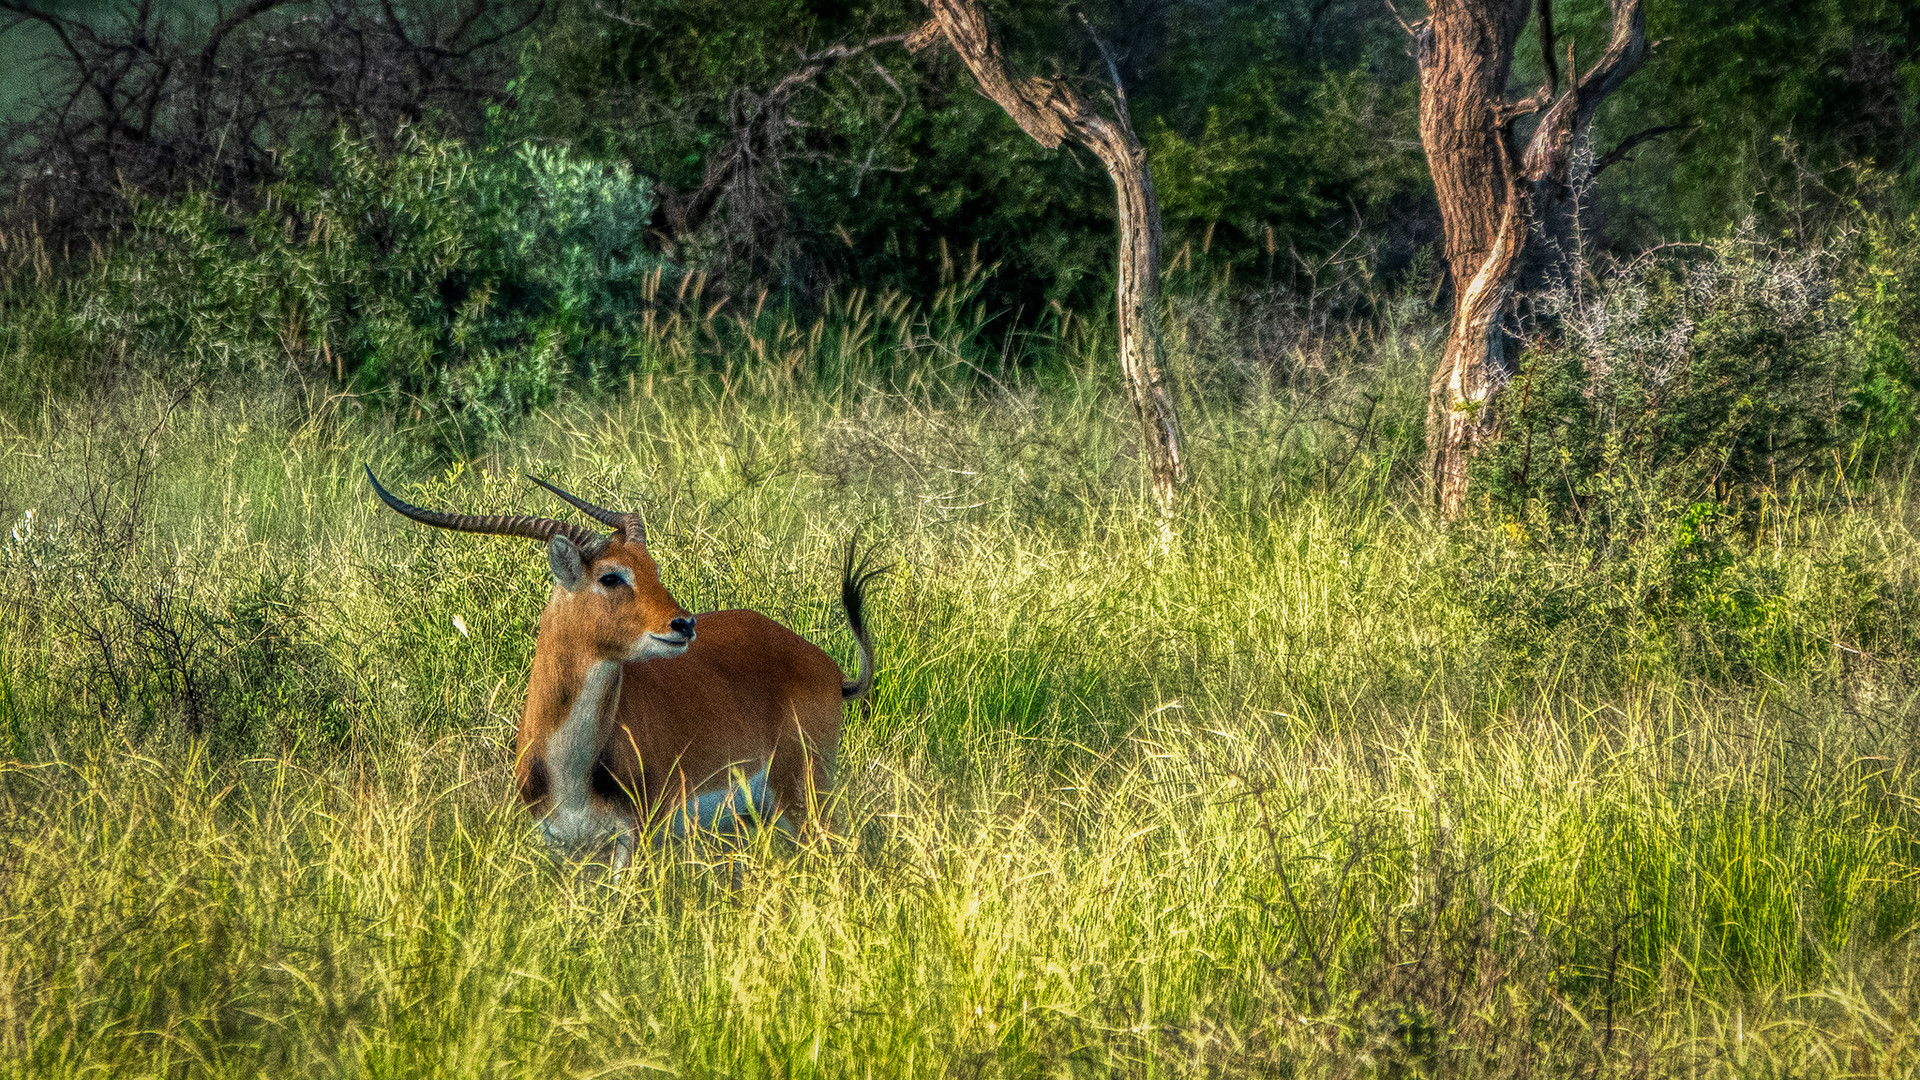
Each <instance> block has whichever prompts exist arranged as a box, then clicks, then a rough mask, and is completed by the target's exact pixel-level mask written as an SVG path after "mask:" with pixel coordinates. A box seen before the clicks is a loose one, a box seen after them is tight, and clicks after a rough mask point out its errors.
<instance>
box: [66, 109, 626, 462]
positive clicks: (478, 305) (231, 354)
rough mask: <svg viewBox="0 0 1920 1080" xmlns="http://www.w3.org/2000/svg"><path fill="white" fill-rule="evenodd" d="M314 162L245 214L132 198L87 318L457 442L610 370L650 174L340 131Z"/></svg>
mask: <svg viewBox="0 0 1920 1080" xmlns="http://www.w3.org/2000/svg"><path fill="white" fill-rule="evenodd" d="M321 164H322V166H323V167H322V168H320V169H316V170H310V171H311V172H312V173H313V175H311V176H309V177H307V178H305V179H303V180H295V181H290V182H287V183H284V184H279V185H275V186H273V187H271V188H269V189H268V191H267V194H266V198H265V200H264V203H263V205H262V206H261V207H260V208H259V209H258V210H254V211H240V210H237V209H235V208H234V207H232V206H228V205H222V204H218V203H216V202H214V201H213V200H212V199H211V198H209V197H206V196H194V197H188V198H185V199H181V200H178V201H174V202H149V203H147V204H144V205H142V206H141V207H140V208H139V212H138V215H137V225H136V227H135V229H134V230H133V232H132V234H131V235H130V236H129V237H128V239H127V241H126V243H125V244H124V245H123V247H122V248H121V249H120V250H119V251H118V252H116V253H115V254H114V255H112V256H111V257H109V258H107V259H106V260H104V261H103V263H102V265H101V267H100V268H99V269H98V270H97V272H96V274H95V280H93V281H91V282H89V283H88V285H89V287H88V289H87V291H86V299H85V300H84V301H83V305H82V308H81V311H80V313H79V314H80V319H81V321H82V322H83V323H84V324H85V325H87V326H89V327H92V328H95V329H96V331H102V330H103V331H107V332H110V333H117V334H119V335H122V336H123V339H124V340H125V341H126V342H128V343H129V344H130V345H131V346H132V348H133V350H134V351H135V352H137V353H138V354H139V355H141V356H144V357H147V358H166V359H165V362H166V363H169V364H182V365H185V366H186V367H187V368H188V369H189V370H190V372H191V373H192V374H193V375H196V376H200V377H205V376H210V375H231V374H234V373H238V372H246V371H257V372H271V371H275V370H277V369H282V368H285V369H291V370H292V371H294V372H295V373H297V374H299V375H300V376H302V377H304V378H320V379H334V380H337V381H339V382H340V383H343V384H345V385H346V386H348V387H350V388H351V389H352V390H353V391H355V392H356V393H358V394H361V395H363V396H365V397H368V398H370V399H373V400H376V401H385V402H390V403H391V402H399V403H404V404H407V405H409V406H410V407H411V408H412V409H413V410H414V411H415V412H417V413H422V414H438V415H440V416H441V417H443V418H448V419H451V420H452V423H451V424H449V425H446V426H445V430H446V432H447V434H448V437H449V438H450V439H451V440H452V441H454V442H457V443H460V444H462V445H464V444H466V443H467V442H469V441H470V440H472V439H474V438H476V437H485V436H488V435H493V434H497V433H498V432H499V430H500V428H501V426H502V424H503V423H504V422H505V421H507V420H508V419H510V418H512V417H513V416H516V415H519V414H521V413H524V412H525V411H526V410H528V409H530V408H534V407H537V406H540V405H543V404H545V403H547V402H550V401H552V400H553V399H554V395H555V393H556V392H557V390H558V387H559V385H560V384H561V383H562V382H564V381H566V380H567V379H569V378H579V377H585V378H591V377H593V376H595V375H598V374H602V373H605V372H606V371H608V370H610V369H612V368H614V367H617V366H618V364H619V363H620V361H621V359H622V356H623V353H622V349H621V344H620V342H621V333H620V331H621V328H622V327H623V326H624V325H626V324H628V323H630V322H631V319H632V316H633V314H634V311H635V309H636V307H637V298H638V295H639V291H640V289H641V287H642V278H643V277H645V276H646V275H647V274H648V273H649V272H652V271H655V270H657V269H658V268H659V264H658V263H657V262H655V261H653V260H650V259H649V258H648V257H647V256H646V255H645V254H644V253H643V251H642V248H641V235H642V232H643V231H644V229H645V227H646V225H647V222H648V220H649V218H650V216H651V214H652V210H653V202H652V193H651V186H650V184H649V183H648V181H647V180H645V179H644V178H639V177H635V176H633V175H632V173H631V172H630V171H629V170H628V169H627V168H626V166H624V165H600V164H597V163H594V162H590V161H584V160H580V159H577V158H574V157H572V156H570V155H569V154H568V153H567V151H565V150H564V149H558V148H537V147H533V146H521V147H518V148H513V149H504V148H489V149H481V150H470V149H467V148H465V147H463V146H461V145H460V144H458V143H456V142H453V141H448V140H441V139H435V138H432V137H430V136H427V135H424V134H421V133H418V132H414V133H411V134H409V135H408V136H407V137H406V138H405V139H404V140H403V146H402V149H401V150H400V151H399V152H398V153H396V154H394V155H391V156H387V155H382V154H380V153H378V152H376V151H375V150H374V149H373V147H372V146H371V145H370V144H368V143H366V142H362V141H357V140H354V139H350V138H347V137H345V136H342V137H341V138H339V139H338V140H336V142H335V143H334V146H333V150H332V153H331V156H330V158H329V159H328V160H327V161H326V162H324V163H321ZM322 174H324V175H322ZM654 281H655V283H656V284H657V282H658V278H657V277H656V278H654Z"/></svg>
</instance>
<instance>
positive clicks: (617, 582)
mask: <svg viewBox="0 0 1920 1080" xmlns="http://www.w3.org/2000/svg"><path fill="white" fill-rule="evenodd" d="M626 583H627V579H626V578H623V577H621V576H620V575H619V574H601V575H600V584H602V585H605V586H606V587H607V588H609V589H613V588H618V587H619V586H621V585H625V584H626Z"/></svg>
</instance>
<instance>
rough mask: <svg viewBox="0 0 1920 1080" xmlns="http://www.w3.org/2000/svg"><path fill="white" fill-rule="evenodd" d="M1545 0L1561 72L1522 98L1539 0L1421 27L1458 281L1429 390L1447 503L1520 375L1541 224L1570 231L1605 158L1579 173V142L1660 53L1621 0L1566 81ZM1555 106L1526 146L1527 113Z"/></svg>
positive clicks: (1434, 482) (1436, 181)
mask: <svg viewBox="0 0 1920 1080" xmlns="http://www.w3.org/2000/svg"><path fill="white" fill-rule="evenodd" d="M1538 3H1539V19H1540V27H1539V32H1540V43H1541V48H1542V49H1543V50H1546V54H1547V62H1546V75H1547V82H1546V83H1545V85H1543V86H1541V87H1540V88H1539V90H1537V91H1536V92H1535V93H1533V94H1532V95H1530V96H1529V97H1527V98H1526V99H1524V100H1522V101H1518V102H1513V103H1508V102H1507V101H1506V100H1505V91H1506V83H1507V77H1508V74H1509V73H1510V71H1511V69H1512V66H1513V49H1514V43H1515V41H1516V40H1517V39H1518V38H1519V35H1520V30H1521V28H1522V27H1523V26H1524V25H1525V24H1526V21H1527V14H1528V0H1432V3H1431V5H1430V8H1429V13H1428V17H1427V18H1425V19H1423V20H1421V21H1419V22H1417V23H1415V24H1413V25H1412V26H1410V27H1408V29H1409V31H1411V33H1412V35H1413V45H1414V58H1415V60H1416V61H1417V63H1418V64H1419V67H1420V141H1421V144H1422V145H1423V146H1424V147H1425V149H1426V153H1427V164H1428V167H1429V169H1430V170H1431V171H1432V173H1433V186H1434V191H1435V193H1436V194H1437V195H1438V196H1439V201H1440V217H1441V222H1442V224H1443V225H1444V227H1445V230H1446V259H1447V273H1448V276H1449V277H1450V278H1451V279H1452V281H1453V286H1454V288H1453V310H1452V314H1451V318H1450V319H1449V321H1448V327H1447V347H1446V351H1445V353H1443V354H1442V357H1441V360H1440V365H1439V367H1438V368H1437V369H1436V370H1435V371H1434V375H1433V381H1432V384H1431V386H1430V388H1429V394H1428V399H1427V460H1426V470H1425V471H1426V475H1427V479H1428V482H1429V491H1430V494H1431V497H1432V500H1433V504H1434V506H1435V507H1436V508H1437V509H1438V510H1439V511H1440V512H1441V514H1442V515H1444V516H1446V517H1449V518H1451V517H1456V516H1458V515H1459V513H1460V511H1461V509H1462V508H1463V507H1464V506H1465V504H1466V495H1467V475H1468V473H1467V468H1468V464H1469V462H1470V461H1471V460H1472V457H1473V454H1474V453H1475V451H1476V450H1478V448H1479V447H1480V446H1481V445H1482V444H1483V443H1484V442H1485V441H1486V440H1487V438H1488V437H1489V436H1491V435H1492V433H1493V431H1494V424H1495V414H1494V410H1493V406H1494V403H1495V397H1496V395H1497V394H1498V393H1499V391H1500V388H1501V387H1503V386H1505V385H1506V383H1507V382H1508V381H1509V380H1510V379H1511V378H1512V377H1513V372H1514V368H1515V366H1516V365H1515V357H1514V356H1513V355H1512V354H1511V351H1510V342H1509V340H1508V335H1507V333H1506V330H1505V328H1504V327H1503V326H1502V325H1501V324H1502V320H1503V319H1504V318H1505V317H1506V315H1507V312H1508V309H1509V307H1510V300H1511V299H1512V296H1513V293H1514V288H1515V286H1516V284H1517V282H1518V280H1519V276H1520V271H1521V269H1522V266H1523V262H1524V259H1525V256H1526V255H1527V254H1528V248H1529V246H1530V245H1531V241H1532V237H1533V232H1534V229H1535V227H1536V226H1540V225H1545V226H1546V227H1547V231H1549V232H1552V233H1554V234H1555V235H1556V236H1557V235H1559V234H1560V233H1561V232H1563V231H1564V219H1566V218H1567V217H1569V216H1570V215H1571V213H1572V210H1573V203H1574V200H1575V197H1576V195H1575V193H1576V191H1577V190H1578V188H1579V187H1580V186H1581V185H1582V184H1584V183H1585V181H1586V180H1588V179H1590V178H1591V177H1592V175H1593V174H1594V173H1595V172H1597V171H1598V170H1597V169H1596V168H1594V167H1593V166H1589V167H1588V168H1587V170H1586V173H1585V175H1582V176H1579V177H1576V176H1574V175H1573V173H1574V168H1573V151H1574V148H1575V146H1576V145H1577V144H1578V143H1579V142H1580V141H1581V140H1582V139H1584V138H1585V137H1586V135H1587V132H1588V131H1589V130H1590V129H1591V127H1592V124H1593V117H1594V114H1595V113H1596V112H1597V111H1598V110H1599V107H1600V103H1601V102H1602V101H1604V100H1605V99H1606V98H1607V96H1608V95H1609V94H1611V93H1613V91H1614V90H1616V89H1618V88H1619V86H1620V84H1622V83H1624V82H1625V81H1626V80H1627V77H1628V76H1630V75H1632V74H1633V72H1634V71H1635V70H1637V69H1638V68H1639V67H1640V65H1641V64H1642V63H1644V62H1645V60H1646V55H1647V48H1648V46H1647V38H1646V16H1645V14H1644V12H1643V11H1642V10H1641V6H1640V0H1611V3H1612V8H1613V20H1612V34H1611V38H1610V40H1609V42H1608V46H1607V50H1606V53H1605V54H1604V55H1603V56H1602V57H1601V59H1600V62H1599V63H1598V64H1596V65H1594V67H1593V69H1592V70H1590V71H1589V72H1587V74H1586V75H1584V76H1581V75H1580V74H1579V72H1578V69H1577V68H1575V67H1574V64H1573V55H1572V51H1571V50H1569V51H1568V54H1567V57H1566V74H1567V86H1566V88H1565V89H1564V90H1562V89H1561V88H1560V86H1559V83H1560V67H1559V65H1558V63H1556V60H1557V58H1556V57H1555V56H1554V33H1553V9H1552V5H1551V0H1538ZM1542 109H1544V110H1545V113H1544V114H1543V115H1541V117H1540V120H1539V122H1538V124H1536V125H1535V127H1534V129H1533V134H1532V136H1531V137H1530V138H1529V139H1528V141H1527V146H1526V148H1525V151H1524V153H1523V152H1522V151H1521V149H1520V147H1519V145H1518V140H1517V138H1516V136H1515V134H1514V124H1515V122H1516V121H1518V120H1519V119H1521V118H1522V117H1525V116H1529V115H1532V114H1534V113H1538V112H1540V111H1541V110H1542ZM1610 163H1611V162H1609V164H1610Z"/></svg>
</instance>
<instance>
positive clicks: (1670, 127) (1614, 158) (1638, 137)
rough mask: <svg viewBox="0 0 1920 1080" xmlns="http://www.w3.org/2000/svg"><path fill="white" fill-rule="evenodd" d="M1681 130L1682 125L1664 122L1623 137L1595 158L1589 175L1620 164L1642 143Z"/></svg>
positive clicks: (1595, 174) (1598, 173) (1596, 174)
mask: <svg viewBox="0 0 1920 1080" xmlns="http://www.w3.org/2000/svg"><path fill="white" fill-rule="evenodd" d="M1680 130H1682V127H1681V125H1679V124H1662V125H1660V126H1659V127H1650V128H1647V129H1645V130H1643V131H1636V132H1634V133H1633V134H1631V135H1629V136H1627V137H1626V138H1624V139H1621V140H1620V142H1619V145H1617V146H1615V147H1614V148H1613V149H1611V150H1609V151H1607V152H1606V153H1604V154H1602V155H1600V156H1599V157H1597V158H1595V159H1594V162H1593V171H1592V172H1590V173H1588V174H1587V175H1588V176H1599V175H1600V173H1601V171H1602V170H1603V169H1606V168H1609V167H1611V166H1614V165H1618V164H1620V162H1621V161H1623V160H1625V159H1626V156H1627V155H1628V154H1630V153H1632V152H1633V150H1634V149H1635V148H1636V147H1638V146H1639V145H1640V144H1641V143H1643V142H1646V141H1647V140H1649V139H1657V138H1659V137H1660V136H1662V135H1666V134H1669V133H1671V132H1675V131H1680ZM1689 130H1690V129H1689Z"/></svg>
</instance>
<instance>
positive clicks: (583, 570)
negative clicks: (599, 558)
mask: <svg viewBox="0 0 1920 1080" xmlns="http://www.w3.org/2000/svg"><path fill="white" fill-rule="evenodd" d="M547 565H548V566H550V567H552V568H553V580H554V582H555V583H557V584H558V585H559V586H560V587H561V588H563V589H565V590H567V591H568V592H572V591H574V590H575V589H578V588H579V587H580V579H581V578H584V577H586V576H587V564H586V562H585V561H584V560H582V559H581V558H580V549H579V547H577V546H575V544H574V542H573V541H572V540H569V539H567V538H566V537H565V536H561V535H559V534H555V535H554V538H553V539H551V540H549V541H547Z"/></svg>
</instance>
